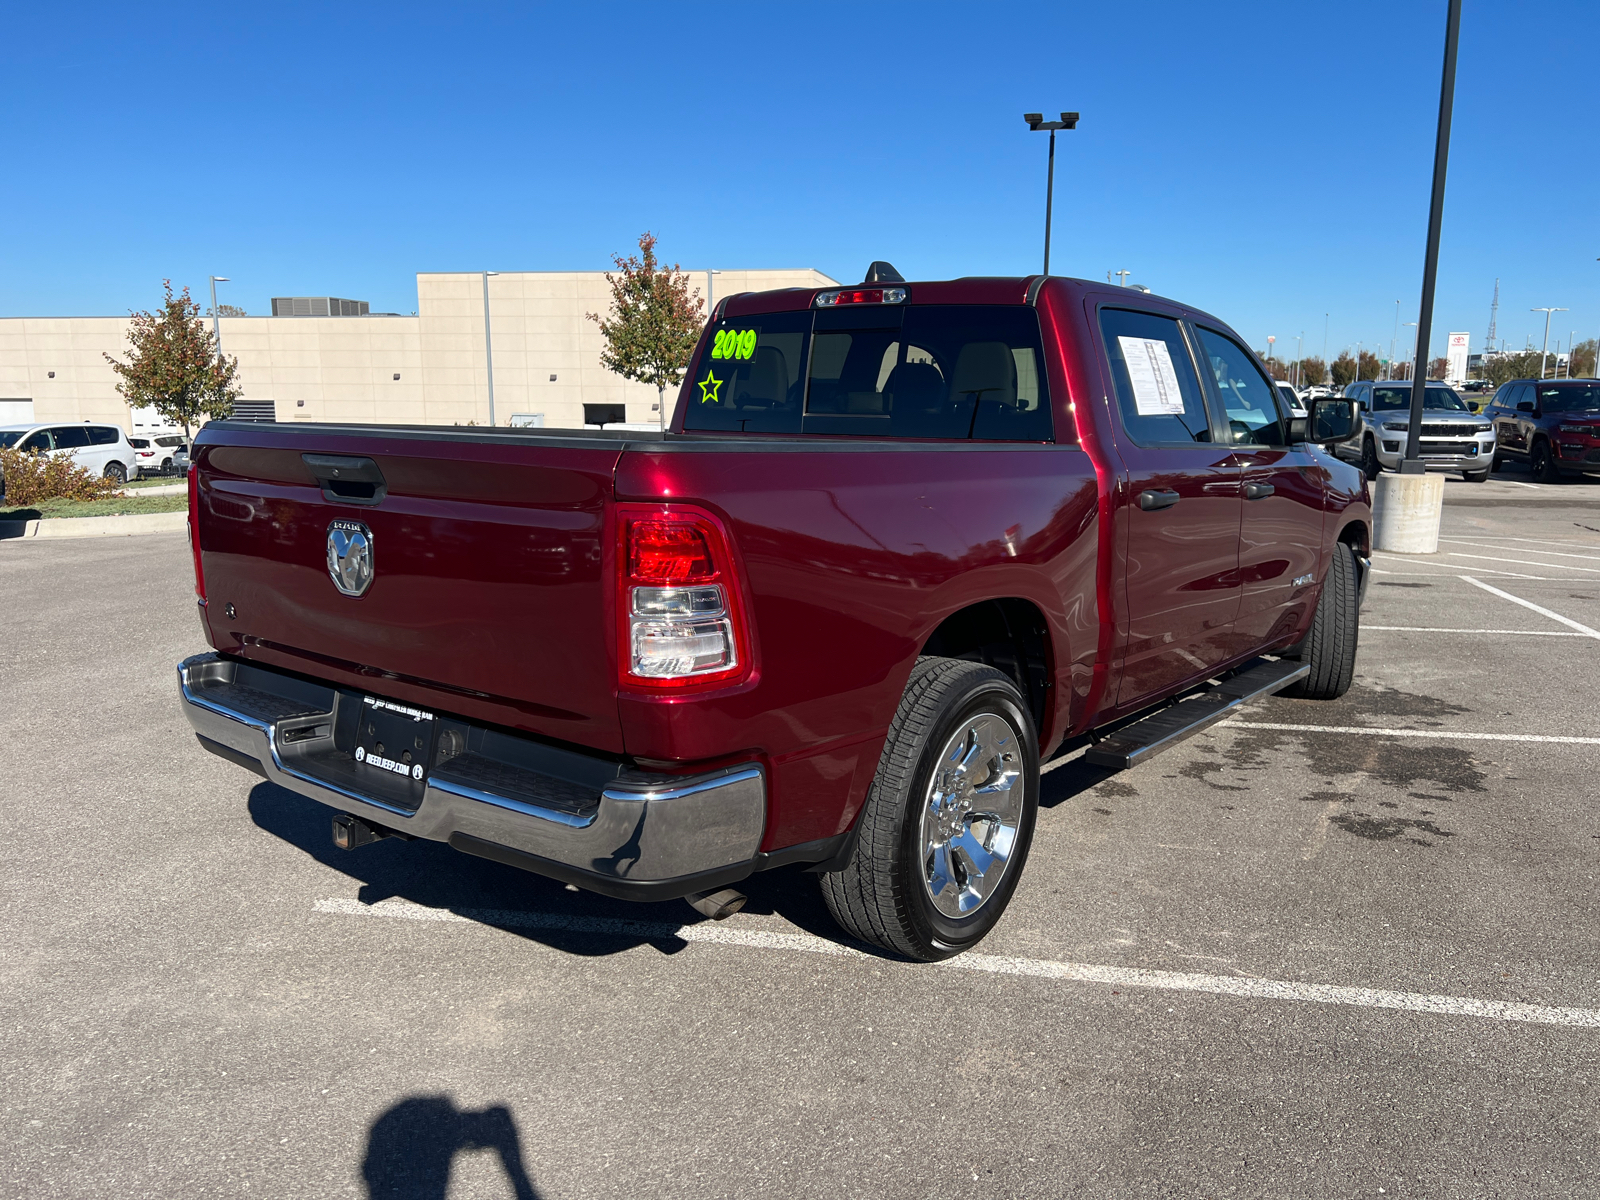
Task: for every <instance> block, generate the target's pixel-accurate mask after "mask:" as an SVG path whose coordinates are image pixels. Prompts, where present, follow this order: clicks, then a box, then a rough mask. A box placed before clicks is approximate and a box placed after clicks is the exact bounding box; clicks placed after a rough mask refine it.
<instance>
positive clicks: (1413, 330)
mask: <svg viewBox="0 0 1600 1200" xmlns="http://www.w3.org/2000/svg"><path fill="white" fill-rule="evenodd" d="M1406 326H1407V328H1409V329H1410V330H1411V357H1412V358H1415V357H1416V356H1417V353H1416V352H1417V323H1416V322H1415V321H1407V322H1406Z"/></svg>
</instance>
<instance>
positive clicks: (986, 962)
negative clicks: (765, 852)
mask: <svg viewBox="0 0 1600 1200" xmlns="http://www.w3.org/2000/svg"><path fill="white" fill-rule="evenodd" d="M316 910H317V911H318V912H320V913H327V914H330V915H335V916H344V917H378V918H390V919H399V920H409V921H437V922H454V923H467V924H475V925H497V926H501V927H504V928H508V929H544V930H551V931H555V932H565V933H584V934H597V935H600V936H609V937H624V938H639V939H644V940H652V941H667V940H673V939H676V940H679V941H685V942H708V943H712V944H715V945H722V946H739V947H743V948H746V949H754V950H788V951H798V952H801V953H806V954H825V955H829V956H832V957H836V958H868V957H872V956H870V955H868V954H865V953H863V952H862V951H860V950H857V949H854V948H853V947H850V946H846V945H841V944H840V943H838V942H831V941H828V940H827V939H826V938H819V937H814V936H812V935H811V934H808V933H779V932H774V931H768V930H761V929H744V928H740V927H739V926H738V925H727V924H710V923H707V924H700V925H672V924H668V923H666V922H664V921H629V920H622V919H619V918H615V917H580V916H566V915H562V914H559V913H540V912H519V911H517V910H514V909H471V908H464V909H461V910H459V911H451V910H449V909H442V908H425V907H424V906H422V905H420V904H413V903H411V902H410V901H406V900H384V901H381V902H380V903H378V904H362V903H361V902H360V901H359V900H350V899H337V898H336V899H328V900H318V901H317V904H316ZM906 969H907V970H916V969H917V968H916V967H913V966H908V967H907V968H906ZM932 969H934V970H945V971H950V970H958V971H983V972H987V973H990V974H994V975H1020V976H1025V977H1030V978H1034V979H1049V980H1055V981H1058V982H1062V983H1100V984H1111V985H1114V986H1118V987H1130V988H1155V989H1159V990H1163V991H1175V992H1202V993H1209V994H1211V995H1215V996H1242V997H1244V998H1246V999H1251V1000H1292V1001H1299V1002H1301V1003H1308V1004H1341V1005H1350V1006H1353V1007H1356V1008H1389V1009H1398V1010H1401V1011H1403V1012H1417V1013H1434V1014H1439V1015H1445V1016H1457V1017H1480V1018H1483V1019H1486V1020H1490V1021H1515V1022H1522V1023H1530V1024H1537V1025H1568V1026H1575V1027H1578V1028H1583V1029H1600V1010H1596V1009H1589V1008H1555V1007H1552V1006H1549V1005H1545V1004H1519V1003H1515V1002H1511V1001H1505V1000H1478V999H1474V998H1473V997H1470V996H1434V995H1429V994H1426V993H1423V992H1392V991H1387V990H1384V989H1380V988H1363V987H1341V986H1336V985H1333V984H1324V983H1291V982H1287V981H1284V980H1277V979H1236V978H1233V977H1232V976H1227V975H1191V974H1188V973H1186V972H1181V971H1153V970H1146V969H1144V968H1141V967H1105V966H1096V965H1093V964H1090V963H1073V962H1053V961H1050V960H1048V959H1038V958H1013V957H1010V956H1006V955H998V954H963V955H959V956H957V957H956V958H952V959H949V960H947V961H945V962H943V963H939V964H938V965H937V966H936V967H934V968H932Z"/></svg>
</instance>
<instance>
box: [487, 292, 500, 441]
mask: <svg viewBox="0 0 1600 1200" xmlns="http://www.w3.org/2000/svg"><path fill="white" fill-rule="evenodd" d="M498 274H500V272H499V271H485V272H484V273H483V366H484V372H485V378H487V379H488V381H489V424H490V426H491V427H492V426H493V425H494V339H493V338H492V337H490V336H489V276H491V275H498Z"/></svg>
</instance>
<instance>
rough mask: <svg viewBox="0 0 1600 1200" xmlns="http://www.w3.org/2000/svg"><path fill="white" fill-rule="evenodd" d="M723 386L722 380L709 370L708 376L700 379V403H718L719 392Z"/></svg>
mask: <svg viewBox="0 0 1600 1200" xmlns="http://www.w3.org/2000/svg"><path fill="white" fill-rule="evenodd" d="M721 387H722V380H720V379H718V378H717V377H716V376H715V375H713V374H712V373H711V372H710V371H709V370H708V371H707V372H706V377H705V378H704V379H702V380H701V381H700V403H701V404H716V403H717V402H718V401H717V392H718V390H719V389H720V388H721Z"/></svg>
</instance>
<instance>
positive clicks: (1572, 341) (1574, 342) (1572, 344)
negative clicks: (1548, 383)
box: [1567, 329, 1578, 379]
mask: <svg viewBox="0 0 1600 1200" xmlns="http://www.w3.org/2000/svg"><path fill="white" fill-rule="evenodd" d="M1577 348H1578V331H1577V330H1576V329H1574V330H1573V331H1572V332H1571V333H1569V334H1567V378H1568V379H1571V378H1572V359H1573V351H1574V350H1576V349H1577Z"/></svg>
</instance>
